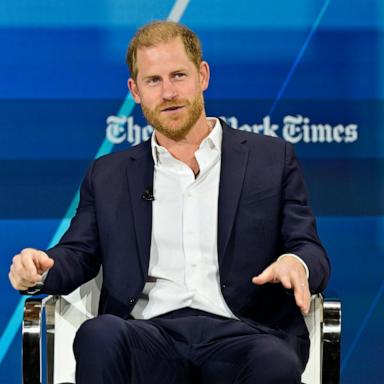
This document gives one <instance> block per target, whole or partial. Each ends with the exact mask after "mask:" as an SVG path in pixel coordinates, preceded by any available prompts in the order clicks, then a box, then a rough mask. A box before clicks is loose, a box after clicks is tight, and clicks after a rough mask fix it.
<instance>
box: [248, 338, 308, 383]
mask: <svg viewBox="0 0 384 384" xmlns="http://www.w3.org/2000/svg"><path fill="white" fill-rule="evenodd" d="M246 361H247V367H248V369H247V370H246V371H247V373H246V374H247V375H248V374H249V370H251V371H253V374H252V376H254V377H255V378H257V380H256V382H258V383H265V384H267V383H273V384H278V383H281V384H288V383H292V384H297V383H300V382H301V374H302V367H301V362H300V359H299V358H298V356H297V355H296V353H295V352H294V351H293V350H292V349H291V348H289V347H288V346H287V345H285V343H284V342H283V341H281V340H276V342H272V341H271V342H270V343H268V344H267V345H264V346H263V348H262V349H260V347H258V348H251V350H250V351H249V354H248V358H247V359H246ZM240 382H241V380H240Z"/></svg>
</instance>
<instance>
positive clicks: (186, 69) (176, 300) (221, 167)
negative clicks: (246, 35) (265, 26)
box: [9, 22, 329, 384]
mask: <svg viewBox="0 0 384 384" xmlns="http://www.w3.org/2000/svg"><path fill="white" fill-rule="evenodd" d="M127 62H128V65H129V69H130V74H131V77H130V79H129V80H128V87H129V89H130V91H131V94H132V96H133V97H134V99H135V101H136V102H137V103H139V104H140V105H141V108H142V110H143V113H144V115H145V117H146V119H147V120H148V122H149V123H150V124H151V125H152V126H153V128H154V134H153V136H152V138H151V140H149V141H147V142H145V143H142V144H140V145H138V146H136V147H133V148H131V149H129V150H128V151H125V152H120V153H114V154H111V155H107V156H104V157H102V158H99V159H97V160H96V161H94V162H93V164H92V165H91V166H90V168H89V170H88V172H87V174H86V176H85V179H84V181H83V183H82V186H81V197H80V203H79V206H78V209H77V212H76V215H75V217H74V218H73V220H72V222H71V225H70V228H69V229H68V231H67V232H66V233H65V234H64V236H63V238H62V239H61V241H60V242H59V244H58V245H57V246H55V247H54V248H52V249H49V250H47V251H45V252H43V251H40V250H35V249H32V248H29V249H24V250H23V251H21V253H20V254H18V255H16V256H15V257H14V259H13V264H12V266H11V270H10V274H9V278H10V281H11V283H12V285H13V287H14V288H15V289H18V290H24V291H26V290H29V291H30V290H31V289H35V291H37V290H39V291H40V292H42V293H49V294H67V293H69V292H71V291H72V290H74V289H75V288H77V287H78V286H80V285H81V284H83V283H85V282H86V281H88V280H90V279H92V278H93V277H95V276H96V275H97V273H98V271H99V269H100V267H101V266H102V267H103V286H102V291H101V298H100V306H99V316H98V317H96V318H95V319H92V320H88V321H86V322H85V323H84V324H83V325H82V326H81V327H80V329H79V331H78V332H77V335H76V339H75V343H74V353H75V358H76V363H77V368H76V380H77V383H78V384H85V383H92V384H99V383H100V384H101V383H114V384H119V383H121V384H123V383H124V384H125V383H135V384H138V383H166V384H171V383H175V384H182V383H194V382H199V383H218V384H226V383H243V384H245V383H259V384H261V383H273V384H278V383H284V384H288V383H300V377H301V374H302V372H303V370H304V368H305V364H306V361H307V358H308V350H309V339H308V332H307V329H306V326H305V323H304V320H303V315H302V314H303V313H306V312H307V311H308V309H309V303H310V295H311V292H312V293H315V292H319V291H321V290H323V289H324V288H325V285H326V283H327V280H328V275H329V261H328V258H327V256H326V253H325V251H324V249H323V247H322V245H321V244H320V241H319V238H318V236H317V233H316V226H315V220H314V217H313V215H312V213H311V210H310V208H309V206H308V204H307V198H306V191H305V186H304V183H303V179H302V175H301V173H300V170H299V168H298V164H297V160H296V158H295V155H294V152H293V149H292V146H291V145H290V144H288V143H286V142H284V141H283V140H280V139H278V138H271V137H265V136H261V135H257V134H253V133H247V132H241V131H236V130H233V129H231V128H230V127H228V126H227V125H226V124H225V123H224V122H223V121H221V120H220V119H218V118H215V117H212V118H207V117H206V113H205V108H204V100H203V92H204V91H205V90H206V89H207V87H208V82H209V75H210V72H209V66H208V63H207V62H206V61H203V60H202V52H201V47H200V42H199V40H198V38H197V36H196V35H195V34H194V33H193V32H192V31H191V30H189V29H188V28H186V27H184V26H182V25H180V24H177V23H173V22H154V23H150V24H148V25H145V26H144V27H143V28H141V29H140V30H139V31H138V32H137V33H136V35H135V36H134V38H133V39H132V41H131V43H130V45H129V48H128V52H127Z"/></svg>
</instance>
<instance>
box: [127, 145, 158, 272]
mask: <svg viewBox="0 0 384 384" xmlns="http://www.w3.org/2000/svg"><path fill="white" fill-rule="evenodd" d="M153 169H154V164H153V159H152V153H151V141H150V140H148V141H147V142H145V143H144V144H143V145H141V146H139V147H137V150H136V151H134V152H133V153H132V154H131V156H130V158H129V160H128V164H127V177H128V186H129V194H130V198H131V208H132V212H133V219H134V220H133V225H134V226H135V232H136V238H137V246H138V251H139V255H140V260H141V268H142V273H143V275H146V274H147V273H148V265H149V256H150V248H151V234H152V201H147V200H145V199H143V197H142V196H143V193H144V191H145V190H147V189H150V190H151V191H152V190H153Z"/></svg>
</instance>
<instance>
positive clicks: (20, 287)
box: [8, 271, 33, 291]
mask: <svg viewBox="0 0 384 384" xmlns="http://www.w3.org/2000/svg"><path fill="white" fill-rule="evenodd" d="M8 278H9V280H10V282H11V285H12V287H13V288H14V289H17V290H18V291H26V290H27V289H28V288H30V287H31V286H33V285H28V284H27V285H25V284H23V283H22V282H21V281H19V279H18V278H16V277H15V276H14V274H13V273H12V272H11V271H10V272H9V274H8Z"/></svg>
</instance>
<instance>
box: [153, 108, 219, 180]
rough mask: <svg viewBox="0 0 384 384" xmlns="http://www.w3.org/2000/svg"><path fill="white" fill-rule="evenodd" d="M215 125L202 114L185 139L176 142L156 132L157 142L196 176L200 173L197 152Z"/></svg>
mask: <svg viewBox="0 0 384 384" xmlns="http://www.w3.org/2000/svg"><path fill="white" fill-rule="evenodd" d="M214 125H215V123H214V121H212V120H210V121H209V120H207V118H206V116H205V114H202V116H201V117H200V118H199V120H198V121H197V122H196V124H195V125H194V127H193V128H192V129H191V130H190V132H189V133H188V135H187V136H186V137H185V138H184V139H182V140H180V141H174V140H172V139H170V138H168V137H166V136H164V135H163V134H161V133H159V132H157V131H156V133H155V134H156V140H157V142H158V143H159V145H161V146H162V147H164V148H166V149H167V151H168V152H169V153H170V154H171V155H172V156H173V157H175V158H176V159H178V160H180V161H182V162H183V163H185V164H187V165H188V166H189V167H190V168H191V169H192V170H193V172H194V173H195V175H196V174H198V172H199V167H198V164H197V161H196V158H195V152H196V151H197V149H198V148H199V146H200V144H201V142H202V141H203V140H204V139H205V138H206V137H207V136H208V135H209V133H210V132H211V131H212V129H213V127H214Z"/></svg>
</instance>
